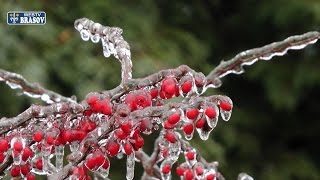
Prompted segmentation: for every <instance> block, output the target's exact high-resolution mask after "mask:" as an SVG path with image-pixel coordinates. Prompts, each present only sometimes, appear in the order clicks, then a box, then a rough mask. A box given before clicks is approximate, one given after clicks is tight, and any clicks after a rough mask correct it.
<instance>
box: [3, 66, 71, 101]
mask: <svg viewBox="0 0 320 180" xmlns="http://www.w3.org/2000/svg"><path fill="white" fill-rule="evenodd" d="M0 81H4V82H6V84H7V85H8V86H10V87H11V88H12V89H21V90H22V91H23V94H24V95H27V96H29V97H32V98H40V99H41V100H43V101H44V102H46V103H48V104H52V103H55V102H72V103H75V102H76V101H75V100H73V99H71V98H68V97H64V96H62V95H60V94H58V93H56V92H53V91H50V90H47V89H45V88H43V87H42V86H40V85H39V84H37V83H31V82H29V81H27V80H26V79H25V78H24V77H23V76H22V75H20V74H17V73H13V72H9V71H5V70H2V69H0Z"/></svg>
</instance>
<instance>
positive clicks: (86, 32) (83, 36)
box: [80, 29, 91, 41]
mask: <svg viewBox="0 0 320 180" xmlns="http://www.w3.org/2000/svg"><path fill="white" fill-rule="evenodd" d="M80 36H81V39H82V40H84V41H88V40H89V39H90V36H91V33H90V31H89V30H86V29H82V30H80Z"/></svg>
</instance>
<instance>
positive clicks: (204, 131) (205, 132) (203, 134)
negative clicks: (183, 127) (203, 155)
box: [196, 124, 213, 141]
mask: <svg viewBox="0 0 320 180" xmlns="http://www.w3.org/2000/svg"><path fill="white" fill-rule="evenodd" d="M196 130H197V132H198V134H199V137H200V139H201V140H204V141H205V140H208V138H209V135H210V133H211V131H212V130H213V128H211V127H210V126H209V125H208V124H205V125H204V127H202V128H196Z"/></svg>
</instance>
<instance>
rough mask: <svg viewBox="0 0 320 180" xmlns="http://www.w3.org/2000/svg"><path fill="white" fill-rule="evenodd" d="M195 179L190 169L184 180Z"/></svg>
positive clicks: (185, 173) (186, 172)
mask: <svg viewBox="0 0 320 180" xmlns="http://www.w3.org/2000/svg"><path fill="white" fill-rule="evenodd" d="M193 178H194V177H193V172H192V171H191V170H190V169H188V170H186V171H185V172H184V179H185V180H193Z"/></svg>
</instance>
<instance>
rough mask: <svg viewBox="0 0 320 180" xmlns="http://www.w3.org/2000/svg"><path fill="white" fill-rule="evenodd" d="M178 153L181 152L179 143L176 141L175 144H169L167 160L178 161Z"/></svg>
mask: <svg viewBox="0 0 320 180" xmlns="http://www.w3.org/2000/svg"><path fill="white" fill-rule="evenodd" d="M180 152H181V144H180V142H179V141H176V142H175V143H170V144H169V149H168V157H167V158H168V159H169V160H171V161H172V162H175V161H177V160H178V159H179V155H180Z"/></svg>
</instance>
